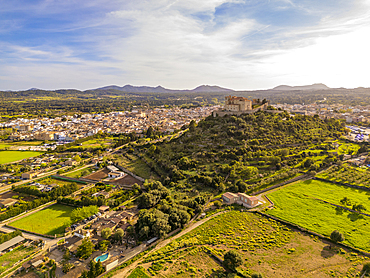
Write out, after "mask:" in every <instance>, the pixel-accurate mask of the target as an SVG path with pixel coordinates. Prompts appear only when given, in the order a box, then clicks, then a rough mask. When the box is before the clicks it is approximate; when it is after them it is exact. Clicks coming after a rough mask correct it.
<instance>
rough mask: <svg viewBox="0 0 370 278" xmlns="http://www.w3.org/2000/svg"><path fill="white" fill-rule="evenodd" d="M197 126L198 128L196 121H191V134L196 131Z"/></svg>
mask: <svg viewBox="0 0 370 278" xmlns="http://www.w3.org/2000/svg"><path fill="white" fill-rule="evenodd" d="M196 126H197V123H196V122H195V121H194V120H191V122H190V124H189V130H190V131H191V132H193V131H194V130H195V128H196Z"/></svg>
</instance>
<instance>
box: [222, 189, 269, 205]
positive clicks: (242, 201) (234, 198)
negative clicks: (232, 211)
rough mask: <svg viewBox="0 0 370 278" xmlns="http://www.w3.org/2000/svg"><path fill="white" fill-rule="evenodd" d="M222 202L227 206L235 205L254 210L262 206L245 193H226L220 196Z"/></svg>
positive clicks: (254, 197) (253, 197)
mask: <svg viewBox="0 0 370 278" xmlns="http://www.w3.org/2000/svg"><path fill="white" fill-rule="evenodd" d="M222 200H223V201H224V202H225V203H226V204H228V205H231V204H234V203H237V204H239V205H242V206H244V207H247V208H254V207H257V206H259V205H261V204H262V202H261V201H259V199H258V198H257V197H256V196H248V195H247V194H245V193H236V194H235V193H231V192H226V193H225V194H223V195H222Z"/></svg>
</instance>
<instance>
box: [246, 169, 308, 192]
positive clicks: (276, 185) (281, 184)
mask: <svg viewBox="0 0 370 278" xmlns="http://www.w3.org/2000/svg"><path fill="white" fill-rule="evenodd" d="M308 177H309V175H307V174H304V175H300V176H298V177H295V178H292V179H289V180H286V181H283V182H281V183H278V184H275V185H273V186H270V187H267V188H265V189H262V190H260V191H257V192H253V193H251V195H252V196H255V195H259V194H262V193H265V192H267V191H270V190H272V189H276V188H278V187H281V186H283V185H286V184H288V183H292V182H296V181H299V180H303V179H305V178H308Z"/></svg>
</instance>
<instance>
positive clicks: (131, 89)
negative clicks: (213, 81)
mask: <svg viewBox="0 0 370 278" xmlns="http://www.w3.org/2000/svg"><path fill="white" fill-rule="evenodd" d="M96 90H118V91H122V92H127V93H177V92H178V93H181V92H234V90H231V89H226V88H222V87H219V86H210V85H201V86H199V87H196V88H195V89H192V90H171V89H166V88H163V87H162V86H157V87H149V86H132V85H125V86H123V87H119V86H116V85H111V86H106V87H102V88H98V89H96Z"/></svg>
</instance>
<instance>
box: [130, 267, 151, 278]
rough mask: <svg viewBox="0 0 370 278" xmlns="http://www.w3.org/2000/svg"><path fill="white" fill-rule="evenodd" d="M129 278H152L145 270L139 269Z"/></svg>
mask: <svg viewBox="0 0 370 278" xmlns="http://www.w3.org/2000/svg"><path fill="white" fill-rule="evenodd" d="M127 278H150V276H149V275H148V274H147V272H146V271H145V269H144V268H142V267H140V266H139V267H137V268H135V270H134V271H133V272H131V274H130V275H129V276H128V277H127Z"/></svg>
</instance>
